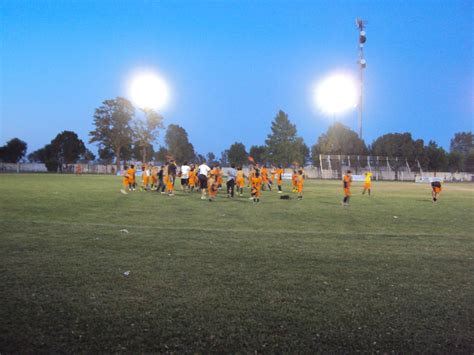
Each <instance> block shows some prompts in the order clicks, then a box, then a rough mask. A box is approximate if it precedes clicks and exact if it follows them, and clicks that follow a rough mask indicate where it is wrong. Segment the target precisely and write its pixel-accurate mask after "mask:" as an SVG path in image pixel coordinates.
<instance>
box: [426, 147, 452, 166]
mask: <svg viewBox="0 0 474 355" xmlns="http://www.w3.org/2000/svg"><path fill="white" fill-rule="evenodd" d="M425 150H426V156H427V159H428V166H427V167H428V170H430V171H434V172H437V171H443V170H445V169H446V167H447V163H448V159H447V156H446V151H445V150H444V149H443V148H442V147H438V145H437V144H436V142H435V141H432V140H431V141H429V142H428V145H427V146H426V148H425Z"/></svg>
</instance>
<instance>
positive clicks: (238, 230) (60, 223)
mask: <svg viewBox="0 0 474 355" xmlns="http://www.w3.org/2000/svg"><path fill="white" fill-rule="evenodd" d="M0 223H5V224H20V223H21V224H42V225H56V226H74V227H90V228H92V227H103V228H116V229H117V228H119V229H117V230H118V232H121V231H120V229H122V228H124V229H125V228H130V230H132V229H134V230H141V229H152V230H157V231H188V232H193V231H200V232H209V233H214V232H218V233H239V234H240V233H243V234H252V233H258V234H271V235H287V236H290V235H322V236H324V235H335V236H337V235H341V236H382V237H451V238H453V237H454V238H469V237H471V236H472V235H470V234H452V233H449V234H448V233H444V234H442V233H416V232H415V233H406V232H404V233H403V234H400V233H389V232H369V231H367V232H343V231H340V232H335V231H330V230H326V231H321V230H311V231H309V230H308V231H301V230H290V231H284V230H276V229H274V230H272V229H268V228H264V229H257V230H256V229H242V228H232V229H228V228H209V227H186V226H180V227H178V226H167V225H164V226H147V225H131V224H111V223H85V222H78V223H75V222H67V221H38V220H16V221H15V220H0ZM127 232H130V231H128V230H127ZM127 232H124V233H127Z"/></svg>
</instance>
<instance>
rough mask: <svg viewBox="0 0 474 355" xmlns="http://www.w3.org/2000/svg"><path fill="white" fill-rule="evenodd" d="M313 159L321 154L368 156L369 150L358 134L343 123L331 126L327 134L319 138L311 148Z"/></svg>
mask: <svg viewBox="0 0 474 355" xmlns="http://www.w3.org/2000/svg"><path fill="white" fill-rule="evenodd" d="M311 152H312V155H313V158H314V157H315V156H318V159H319V154H346V155H366V154H367V152H368V149H367V147H366V145H365V143H364V141H363V140H362V139H360V138H359V136H358V135H357V133H356V132H354V131H353V130H351V129H350V128H349V127H347V126H344V125H343V124H342V123H339V122H336V123H334V124H333V125H331V126H330V127H329V128H328V130H327V132H326V133H324V134H322V135H321V136H319V138H318V141H317V142H316V144H315V145H313V147H312V148H311Z"/></svg>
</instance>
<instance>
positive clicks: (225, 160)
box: [219, 149, 229, 166]
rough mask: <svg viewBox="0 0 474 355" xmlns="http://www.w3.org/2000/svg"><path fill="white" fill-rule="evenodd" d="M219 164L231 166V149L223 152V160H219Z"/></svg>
mask: <svg viewBox="0 0 474 355" xmlns="http://www.w3.org/2000/svg"><path fill="white" fill-rule="evenodd" d="M219 164H220V165H221V166H228V165H229V149H226V150H224V151H223V152H221V158H220V159H219Z"/></svg>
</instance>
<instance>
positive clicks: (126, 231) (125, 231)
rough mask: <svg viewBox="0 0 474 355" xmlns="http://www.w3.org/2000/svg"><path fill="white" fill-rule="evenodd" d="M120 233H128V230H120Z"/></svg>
mask: <svg viewBox="0 0 474 355" xmlns="http://www.w3.org/2000/svg"><path fill="white" fill-rule="evenodd" d="M120 232H122V233H128V230H127V229H121V230H120Z"/></svg>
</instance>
